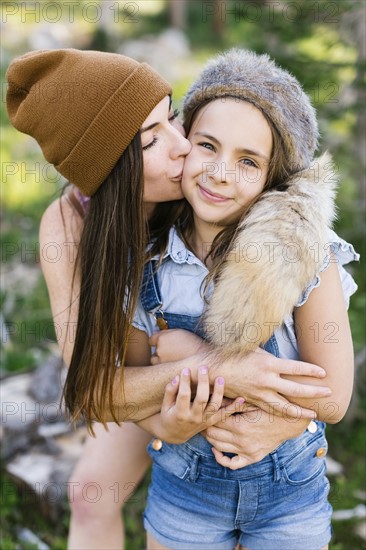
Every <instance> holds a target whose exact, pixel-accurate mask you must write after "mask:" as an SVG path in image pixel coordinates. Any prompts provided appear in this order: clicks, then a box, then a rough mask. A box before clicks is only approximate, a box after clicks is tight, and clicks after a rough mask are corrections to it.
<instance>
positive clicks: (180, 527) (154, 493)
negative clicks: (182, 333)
mask: <svg viewBox="0 0 366 550" xmlns="http://www.w3.org/2000/svg"><path fill="white" fill-rule="evenodd" d="M155 267H156V262H155V261H151V262H149V263H148V264H146V266H145V270H144V277H143V284H142V288H141V293H140V299H141V303H142V306H143V307H144V309H145V310H146V311H147V312H149V313H152V314H153V315H154V316H155V317H156V319H157V322H158V323H159V324H160V326H163V325H165V323H167V328H181V329H185V330H189V331H191V332H194V333H195V334H198V335H199V336H201V337H203V330H202V327H201V326H200V317H191V316H189V315H180V314H174V313H168V312H163V311H162V310H161V306H162V303H163V301H162V299H161V293H160V288H159V283H158V278H157V275H156V272H155ZM159 319H160V321H158V320H159ZM264 349H265V350H266V351H268V352H269V353H272V354H274V355H275V356H276V357H278V356H279V349H278V345H277V341H276V338H275V336H274V335H273V336H272V337H271V338H270V340H269V341H268V342H267V343H266V344H265V345H264ZM324 428H325V425H324V423H322V422H312V423H311V428H310V429H308V430H305V431H304V432H303V434H301V435H300V436H299V437H296V438H293V439H289V440H287V441H285V442H284V443H282V444H281V445H280V446H279V447H278V448H277V449H276V450H275V451H273V452H272V453H270V454H269V455H267V456H266V457H265V458H263V459H262V460H261V461H260V462H257V463H256V464H251V465H249V466H246V467H244V468H240V469H238V470H230V469H228V468H225V467H223V466H221V465H219V464H218V463H217V462H216V460H215V457H214V455H213V453H212V451H211V444H210V443H209V442H208V441H207V440H206V439H205V438H204V437H203V436H201V435H200V434H197V435H196V436H194V437H192V438H191V439H190V440H189V441H187V442H186V443H183V444H180V445H173V444H169V443H165V442H163V444H162V446H161V448H159V450H156V449H154V447H153V445H152V442H151V443H150V444H149V446H148V452H149V454H150V456H151V457H152V459H153V469H152V482H151V485H150V488H149V497H148V503H147V508H146V511H145V516H144V519H145V528H146V529H147V531H148V532H150V533H151V534H152V536H153V537H154V538H155V539H156V540H158V541H159V542H161V543H162V544H163V545H165V546H167V547H168V548H172V549H175V548H177V549H178V548H181V549H187V548H189V549H190V550H194V549H195V548H197V550H198V549H199V550H202V549H205V548H207V550H211V549H215V550H216V549H217V550H220V549H223V550H231V549H232V548H234V547H235V545H236V544H237V543H238V542H240V544H241V545H243V546H246V547H248V548H261V549H262V548H263V549H268V550H274V549H275V548H278V549H281V550H286V549H288V550H296V549H297V548H298V549H299V550H300V549H301V550H303V549H304V548H305V549H306V548H308V549H309V550H316V549H320V548H321V547H322V546H324V545H326V544H327V543H328V542H329V539H330V533H331V531H330V529H331V528H330V516H331V511H332V509H331V506H330V504H329V503H328V500H327V495H328V492H329V483H328V480H327V479H326V477H325V459H324V455H325V454H326V451H327V442H326V439H325V434H324ZM155 447H156V445H155ZM231 456H232V455H231ZM307 520H308V521H309V522H310V523H308V524H307ZM306 524H307V525H306ZM274 541H276V545H277V546H274ZM307 544H308V545H307ZM257 545H258V546H257Z"/></svg>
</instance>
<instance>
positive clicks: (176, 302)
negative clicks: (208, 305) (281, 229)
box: [133, 227, 359, 359]
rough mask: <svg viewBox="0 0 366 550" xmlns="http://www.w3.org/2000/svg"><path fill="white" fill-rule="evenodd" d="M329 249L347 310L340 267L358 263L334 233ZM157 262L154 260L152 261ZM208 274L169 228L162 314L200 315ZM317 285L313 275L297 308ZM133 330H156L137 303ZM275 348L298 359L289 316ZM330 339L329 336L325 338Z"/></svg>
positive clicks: (348, 292) (348, 286)
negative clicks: (335, 264) (336, 268)
mask: <svg viewBox="0 0 366 550" xmlns="http://www.w3.org/2000/svg"><path fill="white" fill-rule="evenodd" d="M328 244H329V247H330V249H331V250H332V253H333V255H334V260H333V261H337V265H338V269H339V274H340V278H341V282H342V289H343V295H344V300H345V303H346V307H347V308H348V307H349V300H350V297H351V296H352V294H354V293H355V292H356V290H357V285H356V283H355V281H354V280H353V277H352V276H351V274H350V273H349V272H347V271H346V270H345V268H344V265H346V264H348V263H350V262H353V261H358V260H359V255H358V254H357V253H356V252H355V250H354V248H353V246H352V245H351V244H349V243H347V242H346V241H344V240H343V239H341V238H340V237H339V236H338V235H337V234H336V233H335V232H334V231H332V230H329V243H328ZM154 259H158V257H156V258H154ZM330 261H331V258H330V256H329V255H328V256H327V257H326V259H325V261H324V263H323V265H322V267H321V269H320V272H322V271H324V270H325V269H326V268H327V267H328V265H329V263H330ZM207 274H208V270H207V267H206V266H205V265H204V264H203V263H202V262H201V260H199V259H198V258H197V257H196V256H195V255H194V254H193V252H191V251H190V250H188V249H187V247H186V246H185V244H184V242H183V241H182V239H181V238H180V237H179V235H178V233H177V231H176V229H175V228H174V227H172V228H171V229H170V232H169V241H168V246H167V251H166V253H165V255H164V262H163V264H162V265H161V267H160V268H159V270H158V274H157V276H158V282H159V286H160V292H161V297H162V300H163V304H162V307H161V309H162V311H164V312H168V313H169V312H170V313H176V314H180V315H192V316H200V315H202V313H203V311H204V308H205V302H204V300H203V288H204V279H205V277H206V275H207ZM319 285H320V277H319V275H317V276H316V277H315V278H314V279H313V281H311V282H310V283H309V285H308V286H307V288H306V289H304V292H303V294H302V295H301V296H300V298H299V301H298V303H297V304H296V307H300V306H302V305H303V304H305V302H306V301H307V300H308V298H309V295H310V293H311V292H312V290H313V289H314V288H316V287H318V286H319ZM133 326H135V327H136V328H138V329H140V330H143V331H144V332H146V333H147V334H148V336H151V335H152V334H153V332H155V331H157V330H158V326H157V323H156V319H155V317H154V315H153V314H151V313H149V312H147V311H145V309H144V308H143V306H142V304H141V301H140V300H139V301H138V304H137V308H136V312H135V315H134V320H133ZM274 334H275V336H276V340H277V344H278V348H279V354H280V357H283V358H287V359H298V358H299V351H298V346H297V341H296V335H295V324H294V317H293V315H288V316H287V317H286V319H285V321H284V324H283V325H282V326H281V327H278V328H277V329H276V330H275V332H274ZM329 336H331V335H329Z"/></svg>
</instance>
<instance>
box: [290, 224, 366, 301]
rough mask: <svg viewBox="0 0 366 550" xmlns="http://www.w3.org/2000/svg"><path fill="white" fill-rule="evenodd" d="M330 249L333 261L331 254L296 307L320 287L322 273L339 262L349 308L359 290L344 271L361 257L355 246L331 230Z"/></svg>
mask: <svg viewBox="0 0 366 550" xmlns="http://www.w3.org/2000/svg"><path fill="white" fill-rule="evenodd" d="M328 247H329V249H330V250H331V251H332V253H333V256H334V259H333V260H332V259H331V256H330V254H327V256H326V258H325V260H324V262H323V265H322V267H321V269H320V271H319V274H318V275H316V277H314V279H313V280H312V281H311V283H310V284H309V285H308V286H307V287H306V289H305V290H304V292H303V294H302V295H301V297H300V299H299V301H298V303H297V304H296V307H300V306H302V305H303V304H305V302H306V301H307V299H308V298H309V295H310V293H311V291H312V290H313V289H314V288H317V287H318V286H319V285H320V273H321V272H322V271H325V270H326V269H327V267H328V266H329V264H330V262H331V261H337V264H338V270H339V275H340V278H341V282H342V288H343V295H344V301H345V303H346V306H347V309H348V307H349V300H350V297H351V296H352V294H354V293H355V292H356V290H357V285H356V283H355V281H354V279H353V277H352V275H350V273H348V272H347V271H346V270H345V269H344V267H343V266H344V265H346V264H349V263H350V262H355V261H358V260H359V259H360V255H359V254H357V252H356V251H355V249H354V248H353V246H352V245H351V244H350V243H348V242H346V241H344V240H343V239H341V238H340V237H339V236H338V235H337V234H336V233H335V232H334V231H332V230H331V229H330V230H329V242H328Z"/></svg>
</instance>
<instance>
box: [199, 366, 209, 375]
mask: <svg viewBox="0 0 366 550" xmlns="http://www.w3.org/2000/svg"><path fill="white" fill-rule="evenodd" d="M200 373H201V374H207V373H208V368H207V367H200Z"/></svg>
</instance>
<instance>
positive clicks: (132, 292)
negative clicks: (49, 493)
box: [63, 134, 182, 431]
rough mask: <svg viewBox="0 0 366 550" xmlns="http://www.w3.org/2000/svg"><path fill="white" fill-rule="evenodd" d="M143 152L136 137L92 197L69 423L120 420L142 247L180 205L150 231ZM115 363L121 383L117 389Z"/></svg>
mask: <svg viewBox="0 0 366 550" xmlns="http://www.w3.org/2000/svg"><path fill="white" fill-rule="evenodd" d="M143 192H144V178H143V157H142V146H141V138H140V134H137V135H136V136H135V138H134V139H133V140H132V142H131V143H130V145H129V146H128V147H127V149H126V150H125V152H124V153H123V155H122V156H121V157H120V159H119V160H118V162H117V164H116V165H115V167H114V168H113V170H112V172H111V173H110V174H109V176H108V177H107V178H106V180H105V181H104V183H103V185H101V187H100V188H99V189H98V191H97V192H96V193H95V194H94V195H93V196H92V197H91V199H90V204H89V207H88V212H87V214H86V215H85V218H84V228H83V231H82V234H81V238H80V243H79V247H78V253H77V258H76V263H75V271H74V277H73V283H72V284H73V285H74V282H75V274H76V271H77V270H78V271H79V273H80V296H79V313H78V322H77V329H76V336H75V344H74V349H73V354H72V358H71V363H70V367H69V370H68V374H67V379H66V383H65V386H64V391H63V395H64V399H65V404H66V407H67V409H68V410H69V412H70V414H71V415H72V417H73V419H74V421H76V420H77V419H78V418H79V417H80V416H84V417H85V419H86V421H87V423H88V426H89V428H90V429H91V431H92V428H91V422H92V420H93V419H94V420H97V421H99V422H102V423H105V422H106V412H107V411H108V412H109V413H110V415H111V416H112V418H113V420H114V421H115V422H118V418H117V415H116V410H115V406H114V395H116V391H118V390H121V389H122V390H123V367H124V362H125V355H126V346H127V343H128V339H129V335H130V325H131V324H132V319H133V314H134V311H135V309H136V305H137V299H138V294H139V287H140V282H141V279H142V272H143V266H144V262H145V260H146V245H147V242H148V240H149V238H150V237H151V238H152V239H155V242H154V246H153V249H152V250H151V253H156V252H161V251H162V250H165V248H166V245H167V240H168V234H169V228H170V227H171V225H172V224H173V223H174V221H175V217H176V215H177V212H179V211H180V210H181V204H180V203H181V202H182V201H175V202H174V203H169V205H167V204H162V205H158V206H157V208H156V210H155V212H154V215H153V218H152V219H151V222H150V228H151V233H150V229H149V226H148V224H147V220H146V217H145V214H144V209H143ZM117 366H120V368H121V370H120V374H121V376H120V377H119V378H120V380H121V382H120V384H121V386H116V374H117V372H118V371H117Z"/></svg>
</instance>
